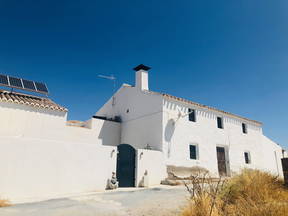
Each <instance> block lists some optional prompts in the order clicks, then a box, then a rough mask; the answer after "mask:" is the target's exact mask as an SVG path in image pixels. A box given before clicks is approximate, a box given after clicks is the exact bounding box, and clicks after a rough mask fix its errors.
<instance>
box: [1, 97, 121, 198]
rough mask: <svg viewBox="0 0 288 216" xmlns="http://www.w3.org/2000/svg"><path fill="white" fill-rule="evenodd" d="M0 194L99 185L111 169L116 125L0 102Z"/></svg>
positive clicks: (36, 194) (32, 194) (43, 193)
mask: <svg viewBox="0 0 288 216" xmlns="http://www.w3.org/2000/svg"><path fill="white" fill-rule="evenodd" d="M0 119H1V121H0V149H1V151H0V197H1V198H2V197H3V198H7V199H9V200H11V201H12V202H13V203H15V202H27V201H35V200H44V199H48V198H55V197H62V196H66V195H73V194H75V195H76V194H80V193H86V192H93V191H97V190H105V188H106V185H107V180H108V179H109V178H111V176H112V172H115V171H116V157H117V155H116V153H117V147H116V146H117V145H118V144H119V142H120V124H119V123H115V122H111V121H104V120H100V119H90V120H89V121H87V123H86V128H81V127H74V126H67V125H66V113H65V112H58V111H52V110H45V109H39V108H33V107H29V106H25V105H18V104H12V103H0Z"/></svg>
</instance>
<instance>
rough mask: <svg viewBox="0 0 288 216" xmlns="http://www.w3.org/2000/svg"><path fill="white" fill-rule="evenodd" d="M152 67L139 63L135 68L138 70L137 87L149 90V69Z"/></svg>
mask: <svg viewBox="0 0 288 216" xmlns="http://www.w3.org/2000/svg"><path fill="white" fill-rule="evenodd" d="M149 69H150V67H148V66H145V65H143V64H140V65H138V66H137V67H135V68H134V70H135V71H136V82H135V83H136V84H135V86H136V88H138V89H140V90H141V91H143V90H149V82H148V70H149Z"/></svg>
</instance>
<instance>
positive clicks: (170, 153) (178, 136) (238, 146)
mask: <svg viewBox="0 0 288 216" xmlns="http://www.w3.org/2000/svg"><path fill="white" fill-rule="evenodd" d="M188 108H192V109H195V110H196V122H191V121H189V120H188V116H185V117H183V118H180V119H179V120H178V121H177V122H176V124H175V125H174V124H173V120H174V121H175V120H176V119H177V115H178V113H179V110H180V111H181V112H182V113H188ZM217 116H219V117H223V119H224V129H219V128H217ZM242 123H246V124H247V126H248V134H243V132H242V125H241V124H242ZM163 126H164V127H163V138H164V139H163V150H164V152H165V155H166V157H167V164H169V165H175V166H186V167H191V166H200V167H203V168H206V169H208V170H209V171H210V172H211V174H212V175H215V176H217V175H218V166H217V153H216V146H223V147H225V148H226V150H227V155H226V156H227V160H228V162H227V167H228V168H229V169H228V173H229V174H233V173H234V172H235V173H236V172H239V171H240V170H241V169H242V168H256V169H262V170H269V171H270V172H274V173H279V172H278V171H277V166H276V162H275V159H274V155H273V154H274V151H275V150H277V152H279V151H280V149H281V147H279V146H278V145H275V144H273V143H272V142H270V143H268V142H267V141H265V144H264V143H263V134H262V128H261V126H259V125H256V124H254V123H251V122H249V121H245V120H241V119H237V118H233V117H228V116H227V115H223V114H221V113H218V112H214V111H208V110H205V109H204V108H199V107H195V106H193V105H190V104H185V103H182V102H178V101H175V100H164V112H163ZM190 144H196V145H197V146H198V154H199V159H198V160H192V159H190V155H189V154H190V153H189V145H190ZM263 145H264V146H265V147H263ZM245 151H248V152H250V155H251V164H245V160H244V152H245ZM264 152H265V153H264ZM278 157H279V155H278ZM267 160H268V161H269V162H268V163H269V165H268V164H267V162H265V161H267ZM277 160H279V159H277ZM280 166H281V165H279V164H278V168H279V169H280V168H281V167H280ZM281 169H282V168H281ZM279 174H281V173H279Z"/></svg>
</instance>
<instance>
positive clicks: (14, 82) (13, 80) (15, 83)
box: [8, 76, 23, 89]
mask: <svg viewBox="0 0 288 216" xmlns="http://www.w3.org/2000/svg"><path fill="white" fill-rule="evenodd" d="M8 79H9V84H10V86H11V87H12V88H13V87H14V88H20V89H23V83H22V80H21V79H20V78H17V77H11V76H8Z"/></svg>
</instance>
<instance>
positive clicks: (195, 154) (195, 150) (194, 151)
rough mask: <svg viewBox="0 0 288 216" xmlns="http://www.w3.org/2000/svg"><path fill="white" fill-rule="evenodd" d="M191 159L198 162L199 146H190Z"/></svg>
mask: <svg viewBox="0 0 288 216" xmlns="http://www.w3.org/2000/svg"><path fill="white" fill-rule="evenodd" d="M190 159H192V160H198V148H197V145H190Z"/></svg>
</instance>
